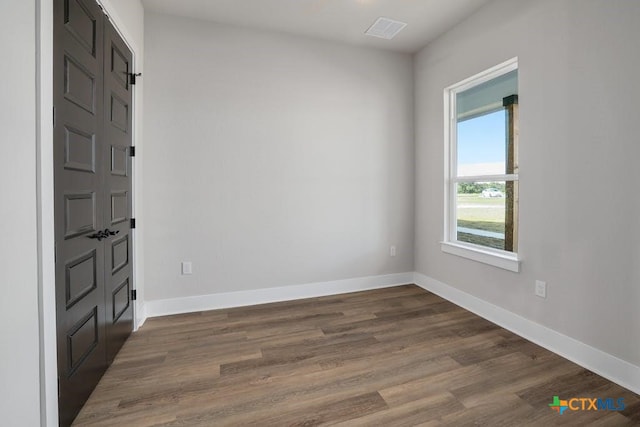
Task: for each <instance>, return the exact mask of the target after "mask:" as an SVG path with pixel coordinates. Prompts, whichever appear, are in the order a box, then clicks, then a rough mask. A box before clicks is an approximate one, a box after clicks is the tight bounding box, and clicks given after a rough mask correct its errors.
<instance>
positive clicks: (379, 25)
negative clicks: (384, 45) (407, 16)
mask: <svg viewBox="0 0 640 427" xmlns="http://www.w3.org/2000/svg"><path fill="white" fill-rule="evenodd" d="M406 26H407V24H406V23H404V22H400V21H394V20H393V19H389V18H378V19H376V22H374V23H373V25H372V26H370V27H369V29H368V30H367V31H365V32H364V33H365V34H366V35H368V36H373V37H380V38H381V39H387V40H391V39H392V38H394V37H395V36H396V34H398V33H399V32H400V31H402V29H403V28H404V27H406Z"/></svg>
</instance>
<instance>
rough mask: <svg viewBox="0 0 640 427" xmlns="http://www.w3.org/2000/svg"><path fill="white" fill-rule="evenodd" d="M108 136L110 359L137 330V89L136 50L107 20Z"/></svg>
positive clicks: (106, 115) (106, 84) (105, 67)
mask: <svg viewBox="0 0 640 427" xmlns="http://www.w3.org/2000/svg"><path fill="white" fill-rule="evenodd" d="M104 51H105V64H104V70H105V72H104V80H105V81H104V88H105V101H106V108H105V120H104V123H105V126H104V133H105V140H106V144H105V147H104V155H105V157H107V158H109V159H110V161H109V167H108V168H107V171H106V172H105V186H104V187H105V201H104V202H105V205H106V206H107V207H108V209H107V211H106V216H105V224H106V226H107V227H108V228H109V230H111V231H112V232H113V233H116V234H115V235H113V236H111V237H109V239H108V243H107V250H106V265H107V266H108V268H107V269H106V271H105V274H106V277H105V284H106V285H105V287H106V289H105V292H106V301H107V306H106V313H107V322H106V333H107V359H108V360H109V361H111V360H113V358H114V357H115V355H116V353H117V352H118V350H120V348H121V347H122V345H123V344H124V342H125V340H126V339H127V337H128V336H129V334H130V333H131V330H132V329H133V304H132V303H131V283H133V279H132V274H133V266H132V258H131V256H132V251H131V249H132V248H131V221H130V219H131V213H132V207H133V204H132V200H131V194H132V188H133V186H132V174H131V167H132V165H131V161H130V160H131V158H130V157H129V153H130V147H131V143H132V134H131V130H132V127H131V122H132V109H131V104H132V87H131V85H130V84H129V75H130V73H131V63H132V59H133V58H132V54H131V51H130V50H129V49H128V48H127V45H126V44H125V43H124V41H123V40H122V39H121V38H120V36H119V35H118V33H117V32H116V31H115V29H114V28H113V26H112V25H111V23H110V22H108V21H107V22H106V23H105V39H104Z"/></svg>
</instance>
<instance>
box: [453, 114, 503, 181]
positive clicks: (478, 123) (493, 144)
mask: <svg viewBox="0 0 640 427" xmlns="http://www.w3.org/2000/svg"><path fill="white" fill-rule="evenodd" d="M457 134H458V138H457V139H458V150H457V151H458V158H457V161H458V176H460V177H462V176H478V175H503V174H505V173H506V141H507V138H506V112H505V110H504V109H503V108H502V109H500V110H498V111H495V112H493V113H489V114H484V115H482V116H478V117H474V118H470V119H466V120H463V121H458V126H457Z"/></svg>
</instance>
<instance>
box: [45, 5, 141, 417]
mask: <svg viewBox="0 0 640 427" xmlns="http://www.w3.org/2000/svg"><path fill="white" fill-rule="evenodd" d="M34 1H35V5H36V82H35V84H36V175H37V176H36V189H35V190H36V200H37V206H36V210H37V224H36V226H37V236H38V248H37V255H38V321H39V330H40V333H39V341H40V423H41V425H42V426H47V427H49V426H51V427H53V426H57V425H58V364H57V347H56V290H55V285H56V283H55V238H54V187H53V176H54V173H53V114H52V111H53V0H34ZM97 2H98V3H99V4H100V5H101V6H102V7H103V9H104V11H105V12H106V14H107V15H108V16H109V18H110V19H111V22H112V24H113V26H114V27H115V29H116V31H117V32H118V33H119V34H120V36H121V37H122V39H123V40H124V41H125V43H126V44H127V46H128V47H129V49H130V50H131V52H132V53H133V65H132V71H133V72H141V70H139V69H138V67H137V63H139V62H140V61H138V58H140V57H141V55H142V50H141V46H138V45H137V44H136V43H135V42H134V38H133V37H132V36H131V34H130V33H129V31H127V29H126V26H125V25H124V21H123V20H122V18H121V17H120V16H119V15H118V13H117V11H116V8H115V6H114V4H113V2H112V0H97ZM132 95H133V102H132V108H133V122H132V129H133V131H132V137H133V145H134V146H136V147H138V151H139V149H140V147H141V146H142V126H141V122H142V117H141V108H140V105H141V103H140V98H141V96H142V93H141V89H140V87H138V88H136V90H134V91H133V94H132ZM136 163H139V162H133V165H132V175H133V194H132V197H133V217H135V218H136V219H137V220H138V221H137V222H138V224H139V223H140V219H141V216H140V213H141V206H140V201H141V197H140V196H141V175H142V174H141V170H140V167H139V165H136ZM140 231H141V228H140V227H139V226H138V227H137V228H136V232H134V233H132V247H133V277H134V285H133V286H134V289H137V290H138V291H139V292H138V300H136V301H135V304H134V306H133V316H134V331H135V330H137V329H138V327H140V326H141V325H142V323H144V320H145V317H146V316H145V312H144V304H143V301H142V292H141V289H142V286H141V284H142V283H144V272H143V270H142V268H141V265H142V263H138V259H140V256H141V253H140V252H141V248H142V236H141V234H142V233H141V232H140Z"/></svg>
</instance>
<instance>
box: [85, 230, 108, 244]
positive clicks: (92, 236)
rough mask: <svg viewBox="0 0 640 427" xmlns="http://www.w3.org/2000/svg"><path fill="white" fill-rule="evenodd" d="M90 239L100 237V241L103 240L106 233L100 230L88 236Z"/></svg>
mask: <svg viewBox="0 0 640 427" xmlns="http://www.w3.org/2000/svg"><path fill="white" fill-rule="evenodd" d="M87 237H88V238H90V239H98V242H101V241H102V239H104V238H105V237H106V236H105V235H104V231H98V232H97V233H93V234H90V235H88V236H87Z"/></svg>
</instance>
